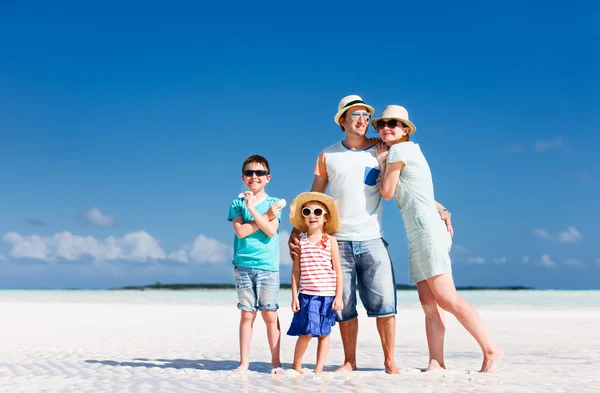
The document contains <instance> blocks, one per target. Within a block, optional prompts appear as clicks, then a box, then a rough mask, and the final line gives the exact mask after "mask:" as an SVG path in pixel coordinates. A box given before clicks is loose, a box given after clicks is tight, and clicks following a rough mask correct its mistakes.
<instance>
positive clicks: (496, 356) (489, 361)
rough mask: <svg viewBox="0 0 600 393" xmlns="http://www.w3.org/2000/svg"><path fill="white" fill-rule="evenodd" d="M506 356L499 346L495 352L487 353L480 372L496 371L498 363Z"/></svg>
mask: <svg viewBox="0 0 600 393" xmlns="http://www.w3.org/2000/svg"><path fill="white" fill-rule="evenodd" d="M503 357H504V351H503V350H501V349H500V348H498V349H497V350H495V351H494V352H491V353H487V354H485V355H484V356H483V363H482V364H481V370H479V372H482V373H489V372H492V371H494V369H495V368H496V366H497V365H498V363H500V361H501V360H502V358H503Z"/></svg>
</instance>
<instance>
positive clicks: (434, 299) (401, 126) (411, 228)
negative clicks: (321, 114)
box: [371, 105, 504, 372]
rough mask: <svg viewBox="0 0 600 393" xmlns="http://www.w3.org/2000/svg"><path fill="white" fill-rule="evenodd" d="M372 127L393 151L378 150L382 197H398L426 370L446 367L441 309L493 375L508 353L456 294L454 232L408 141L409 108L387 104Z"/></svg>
mask: <svg viewBox="0 0 600 393" xmlns="http://www.w3.org/2000/svg"><path fill="white" fill-rule="evenodd" d="M371 124H372V125H373V127H374V128H375V129H376V130H377V131H378V132H379V134H380V136H381V139H382V141H383V142H385V144H387V146H389V151H388V152H387V154H385V151H384V150H385V149H386V148H385V146H378V153H380V154H378V158H379V159H380V164H381V179H382V181H381V182H380V189H381V195H382V196H383V198H384V199H386V200H389V199H391V198H392V197H394V199H395V201H396V204H397V205H398V207H399V208H400V211H401V212H402V218H403V219H404V226H405V228H406V234H407V236H408V249H409V255H408V267H409V276H410V281H411V282H416V283H417V290H418V292H419V300H420V301H421V305H422V307H423V310H424V312H425V329H426V334H427V345H428V347H429V366H428V368H427V370H428V371H430V370H434V369H438V368H445V364H444V333H445V327H444V322H445V321H444V316H443V311H442V310H440V309H439V308H438V306H439V307H440V308H441V309H443V310H446V311H448V312H450V313H451V314H453V315H454V316H455V317H456V318H457V319H458V321H459V322H460V323H461V324H462V325H463V326H464V327H465V329H467V331H468V332H469V333H470V334H471V335H472V336H473V338H475V340H476V341H477V343H478V344H479V346H480V347H481V350H482V351H483V363H482V365H481V370H480V371H481V372H489V371H492V370H493V368H494V367H495V366H496V364H497V363H498V362H499V361H500V359H501V358H502V356H503V355H504V352H503V351H502V350H501V349H500V348H498V347H497V346H496V344H494V343H493V342H492V340H491V339H490V338H489V337H488V334H487V332H486V330H485V327H484V325H483V322H482V321H481V318H480V317H479V315H478V314H477V311H475V309H474V308H473V307H472V306H471V305H470V304H469V303H467V302H466V301H465V300H464V299H463V298H461V297H460V296H459V295H458V293H457V292H456V288H455V286H454V281H453V279H452V269H451V265H450V255H449V252H450V247H451V245H452V240H451V234H450V232H449V231H448V230H449V229H450V228H448V230H447V229H446V227H445V225H444V223H443V221H441V220H440V216H439V215H440V214H441V213H442V212H443V211H445V209H444V208H443V206H441V205H440V204H438V203H437V202H435V199H434V193H433V181H432V178H431V171H430V169H429V165H428V163H427V160H426V159H425V156H424V155H423V153H422V152H421V148H420V147H419V145H418V144H415V143H413V142H410V135H412V134H413V133H414V132H415V131H416V127H415V125H414V124H413V123H412V122H410V120H408V112H407V111H406V109H404V108H403V107H401V106H398V105H388V106H387V107H386V108H385V110H384V111H383V114H382V115H381V117H379V118H376V119H373V120H372V122H371ZM386 156H387V159H386Z"/></svg>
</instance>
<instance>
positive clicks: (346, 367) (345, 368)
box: [335, 362, 356, 372]
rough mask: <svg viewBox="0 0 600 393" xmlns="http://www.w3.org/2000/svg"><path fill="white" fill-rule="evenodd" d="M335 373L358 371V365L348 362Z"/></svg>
mask: <svg viewBox="0 0 600 393" xmlns="http://www.w3.org/2000/svg"><path fill="white" fill-rule="evenodd" d="M335 371H339V372H345V371H356V363H350V362H346V363H344V364H342V365H341V366H340V367H338V369H337V370H335Z"/></svg>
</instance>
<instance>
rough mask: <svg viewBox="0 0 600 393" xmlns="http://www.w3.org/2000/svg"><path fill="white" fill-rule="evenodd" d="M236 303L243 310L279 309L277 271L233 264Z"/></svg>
mask: <svg viewBox="0 0 600 393" xmlns="http://www.w3.org/2000/svg"><path fill="white" fill-rule="evenodd" d="M233 271H234V274H235V286H236V288H237V295H238V305H237V307H238V308H239V309H240V310H245V311H254V312H255V311H275V310H278V309H279V304H277V296H278V295H279V272H271V271H268V270H259V269H252V268H249V267H244V266H240V265H234V266H233Z"/></svg>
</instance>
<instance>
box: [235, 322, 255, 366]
mask: <svg viewBox="0 0 600 393" xmlns="http://www.w3.org/2000/svg"><path fill="white" fill-rule="evenodd" d="M255 319H256V313H255V312H252V311H245V310H241V314H240V365H239V367H238V368H237V371H245V370H247V369H248V366H249V364H250V362H249V360H248V359H249V355H250V342H251V341H252V327H253V326H254V320H255Z"/></svg>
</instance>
